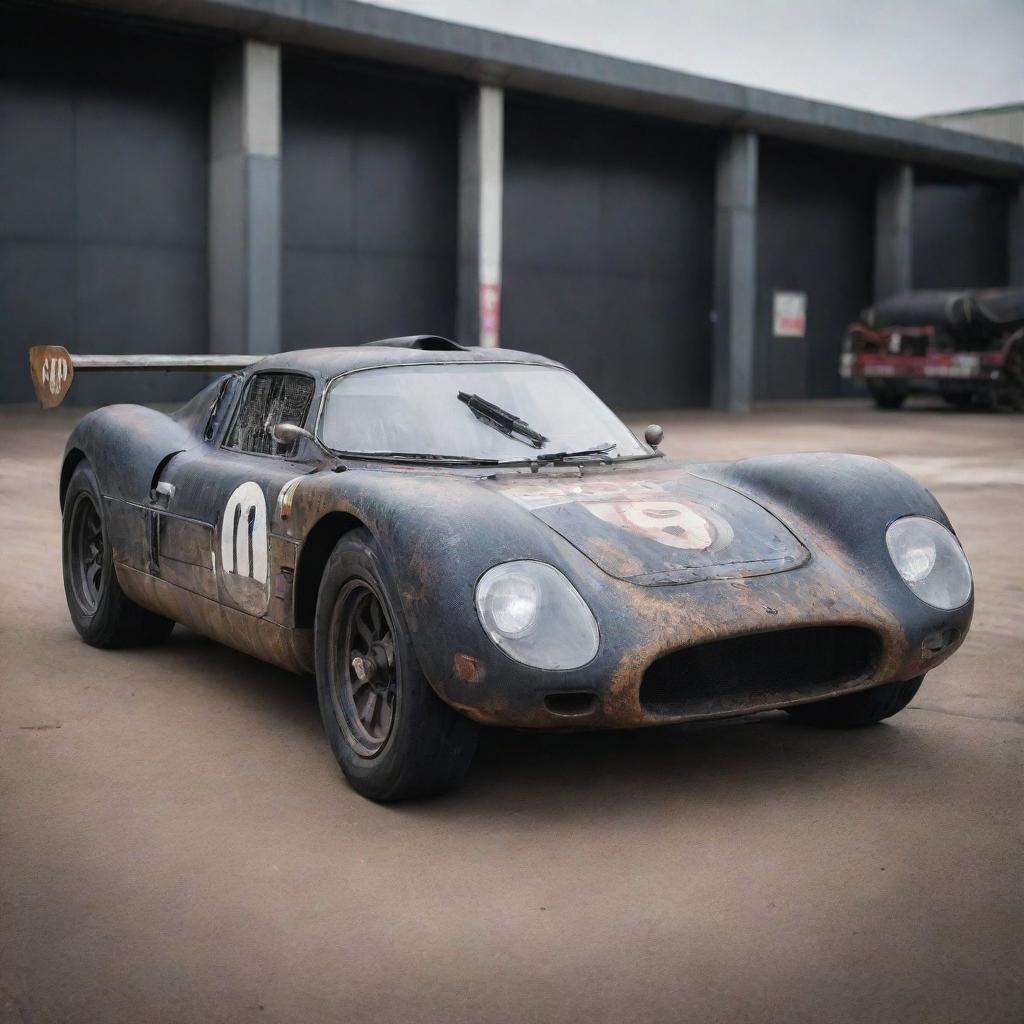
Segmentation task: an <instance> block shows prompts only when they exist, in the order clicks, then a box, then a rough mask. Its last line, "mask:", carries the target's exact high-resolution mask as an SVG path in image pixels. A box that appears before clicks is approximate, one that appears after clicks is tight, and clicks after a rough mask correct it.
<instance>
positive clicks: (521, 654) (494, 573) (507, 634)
mask: <svg viewBox="0 0 1024 1024" xmlns="http://www.w3.org/2000/svg"><path fill="white" fill-rule="evenodd" d="M476 610H477V615H479V617H480V624H481V625H482V626H483V627H484V630H485V631H486V632H487V635H488V636H489V637H490V638H491V640H492V641H493V642H494V643H495V644H497V646H498V647H500V648H501V649H502V650H503V651H504V652H505V653H506V654H507V655H508V656H509V657H510V658H515V660H516V661H521V662H522V663H523V664H524V665H531V666H532V667H534V668H544V669H572V668H579V667H580V666H581V665H585V664H586V663H587V662H588V661H590V660H591V659H592V658H593V657H594V655H595V654H597V645H598V639H599V636H598V630H597V622H596V621H595V619H594V616H593V613H592V612H591V611H590V609H589V608H588V607H587V604H586V602H585V601H584V600H583V598H582V597H580V595H579V592H578V591H577V590H576V588H575V587H574V586H573V585H572V584H571V583H570V582H569V581H568V580H567V579H566V578H565V576H563V575H562V573H560V572H559V571H558V570H557V569H556V568H555V567H554V566H553V565H548V564H547V563H546V562H533V561H527V560H523V561H517V562H504V563H502V564H501V565H496V566H494V567H493V568H491V569H488V570H487V572H485V573H484V574H483V576H481V577H480V580H479V582H478V583H477V585H476Z"/></svg>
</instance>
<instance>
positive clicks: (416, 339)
mask: <svg viewBox="0 0 1024 1024" xmlns="http://www.w3.org/2000/svg"><path fill="white" fill-rule="evenodd" d="M363 344H364V345H376V346H379V347H380V348H418V349H422V350H423V351H425V352H464V351H465V346H464V345H460V344H458V343H457V342H454V341H452V340H451V339H450V338H442V337H439V336H438V335H436V334H410V335H409V336H408V337H406V338H381V339H380V340H379V341H365V342H363Z"/></svg>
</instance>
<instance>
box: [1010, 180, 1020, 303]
mask: <svg viewBox="0 0 1024 1024" xmlns="http://www.w3.org/2000/svg"><path fill="white" fill-rule="evenodd" d="M1009 218H1010V220H1009V224H1007V231H1006V240H1007V244H1008V246H1009V252H1008V253H1007V260H1006V267H1007V272H1008V273H1007V277H1008V280H1007V284H1009V285H1011V286H1013V287H1017V288H1024V181H1018V182H1017V184H1016V185H1015V186H1014V188H1013V192H1012V193H1011V195H1010V204H1009Z"/></svg>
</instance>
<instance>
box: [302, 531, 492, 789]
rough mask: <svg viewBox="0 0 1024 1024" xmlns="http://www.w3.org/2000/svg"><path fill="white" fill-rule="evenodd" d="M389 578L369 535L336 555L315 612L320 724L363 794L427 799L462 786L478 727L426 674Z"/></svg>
mask: <svg viewBox="0 0 1024 1024" xmlns="http://www.w3.org/2000/svg"><path fill="white" fill-rule="evenodd" d="M396 593H397V591H396V589H395V587H394V586H393V584H392V582H391V574H390V572H389V571H388V568H387V565H386V563H385V562H384V559H383V558H382V557H381V554H380V552H379V550H378V548H377V545H376V543H375V541H374V540H373V538H372V537H371V535H370V534H369V532H367V531H366V530H355V531H353V532H352V533H350V534H346V536H345V537H343V538H342V539H341V540H340V541H339V542H338V545H337V546H336V547H335V549H334V552H333V553H332V555H331V557H330V559H329V560H328V562H327V567H326V568H325V569H324V575H323V579H322V580H321V583H320V591H319V594H318V596H317V607H316V629H315V644H316V678H317V696H318V698H319V702H320V717H321V719H322V721H323V725H324V732H325V733H326V734H327V739H328V742H329V743H330V745H331V750H332V751H333V752H334V756H335V757H336V758H337V760H338V763H339V764H340V765H341V769H342V771H343V772H344V773H345V777H346V778H347V779H348V781H349V782H350V783H351V784H352V786H353V788H354V789H356V790H357V791H358V792H359V793H361V794H362V795H363V796H366V797H369V798H370V799H371V800H379V801H391V800H403V799H408V798H410V797H421V796H431V795H434V794H437V793H443V792H445V791H446V790H449V789H452V788H454V787H455V786H457V785H458V784H459V782H461V781H462V779H463V777H464V776H465V774H466V772H467V771H468V769H469V765H470V762H471V761H472V759H473V754H474V752H475V750H476V740H477V733H478V731H479V727H478V726H477V725H476V724H475V723H474V722H471V721H470V720H469V719H468V718H465V717H463V716H462V715H460V714H459V713H458V712H456V711H453V710H452V709H451V708H450V707H449V706H448V705H447V704H445V703H444V702H443V701H442V700H441V699H440V698H439V697H438V696H437V695H436V694H435V693H434V691H433V690H432V689H431V687H430V684H429V683H428V682H427V680H426V677H425V676H424V675H423V672H422V671H421V670H420V666H419V662H418V661H417V659H416V654H415V652H414V651H413V648H412V644H411V642H410V640H409V633H408V627H407V626H406V624H405V618H404V616H403V614H402V609H401V605H400V603H399V601H398V600H397V597H396Z"/></svg>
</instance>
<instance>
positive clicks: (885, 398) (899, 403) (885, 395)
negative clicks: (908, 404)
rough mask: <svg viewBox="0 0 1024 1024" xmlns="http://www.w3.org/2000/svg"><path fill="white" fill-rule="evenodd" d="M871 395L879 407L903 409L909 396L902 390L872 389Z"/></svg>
mask: <svg viewBox="0 0 1024 1024" xmlns="http://www.w3.org/2000/svg"><path fill="white" fill-rule="evenodd" d="M871 397H872V398H873V399H874V402H875V405H877V406H878V408H879V409H902V408H903V403H904V402H905V401H906V400H907V396H906V395H904V394H901V393H900V392H890V391H872V392H871Z"/></svg>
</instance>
